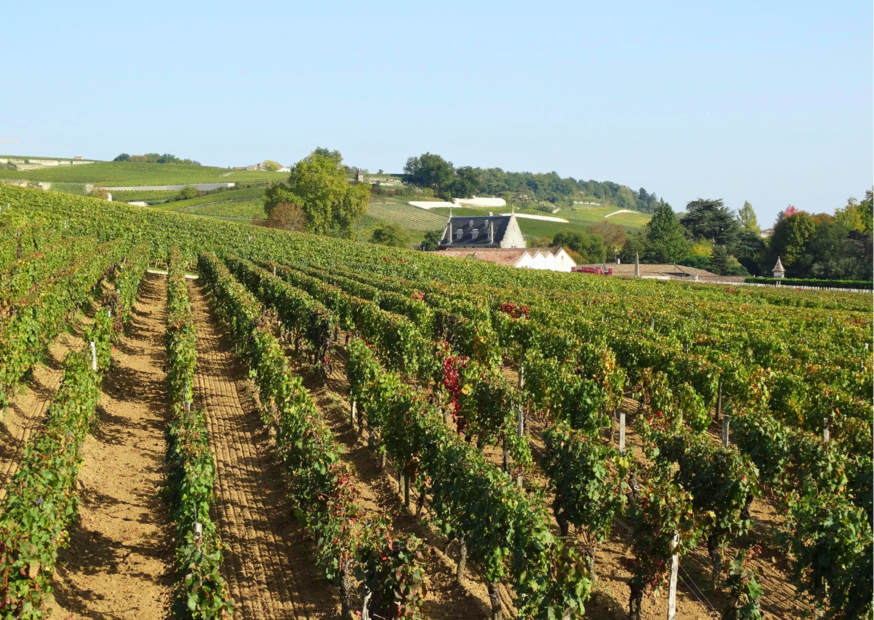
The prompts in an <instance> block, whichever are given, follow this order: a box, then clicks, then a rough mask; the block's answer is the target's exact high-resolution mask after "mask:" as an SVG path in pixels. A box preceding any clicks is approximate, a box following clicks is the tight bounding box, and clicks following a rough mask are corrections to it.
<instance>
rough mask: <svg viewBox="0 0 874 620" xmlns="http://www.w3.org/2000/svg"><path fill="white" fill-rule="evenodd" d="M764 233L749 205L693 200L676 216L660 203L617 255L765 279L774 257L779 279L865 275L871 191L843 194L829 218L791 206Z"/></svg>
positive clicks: (869, 248) (869, 242) (869, 244)
mask: <svg viewBox="0 0 874 620" xmlns="http://www.w3.org/2000/svg"><path fill="white" fill-rule="evenodd" d="M769 232H770V235H767V236H763V235H762V231H761V229H760V227H759V224H758V221H757V218H756V214H755V211H754V210H753V207H752V205H751V204H750V203H749V202H745V203H744V206H743V207H742V208H741V209H739V210H738V212H737V213H735V212H733V211H732V210H730V209H729V208H727V207H726V206H725V205H724V204H723V201H722V200H721V199H718V200H714V199H701V198H699V199H697V200H693V201H691V202H689V203H687V205H686V211H685V213H681V214H679V215H677V214H675V213H674V211H673V209H671V207H670V205H668V204H667V203H664V204H660V205H659V206H658V207H657V209H656V210H655V212H654V214H653V217H652V219H651V220H650V222H649V223H648V224H647V225H646V227H644V228H642V229H640V230H638V231H636V232H635V233H633V234H632V235H630V236H629V237H628V239H627V240H626V241H625V243H624V244H623V246H622V249H621V251H620V252H619V257H620V258H621V259H622V260H624V261H633V260H634V258H635V256H636V255H638V256H640V260H641V261H643V262H645V263H661V264H678V265H686V266H689V267H697V268H699V269H705V270H707V271H711V272H713V273H716V274H718V275H754V276H759V275H764V276H770V275H771V271H772V269H773V268H774V266H775V264H776V262H777V258H778V257H779V258H780V260H781V262H782V264H783V267H784V268H785V269H786V277H793V278H820V279H840V280H871V279H872V260H874V253H872V192H871V190H868V191H867V192H866V193H865V198H864V200H862V201H861V202H858V201H857V200H855V199H853V198H850V199H849V200H848V201H847V204H846V205H845V206H844V207H840V208H838V209H836V210H835V212H834V214H833V215H829V214H827V213H820V214H815V215H811V214H809V213H806V212H805V211H800V210H798V209H796V208H795V207H792V206H790V207H788V208H787V209H785V210H784V211H781V212H780V214H779V215H778V217H777V221H776V223H775V224H774V227H773V229H772V230H771V231H769Z"/></svg>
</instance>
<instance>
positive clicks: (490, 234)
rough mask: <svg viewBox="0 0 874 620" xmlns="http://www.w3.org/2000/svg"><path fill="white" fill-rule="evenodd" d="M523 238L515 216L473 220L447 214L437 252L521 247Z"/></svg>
mask: <svg viewBox="0 0 874 620" xmlns="http://www.w3.org/2000/svg"><path fill="white" fill-rule="evenodd" d="M525 245H526V244H525V239H524V238H523V237H522V230H521V229H520V228H519V222H517V221H516V216H515V214H512V213H511V214H509V215H488V216H476V217H469V216H467V217H461V216H458V217H453V216H451V215H450V217H449V221H448V222H446V228H445V229H444V231H443V238H442V239H441V240H440V249H441V250H449V249H452V248H524V247H525Z"/></svg>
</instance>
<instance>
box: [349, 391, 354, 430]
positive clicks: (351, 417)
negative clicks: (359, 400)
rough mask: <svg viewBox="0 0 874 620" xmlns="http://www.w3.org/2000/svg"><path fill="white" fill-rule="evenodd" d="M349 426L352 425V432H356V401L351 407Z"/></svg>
mask: <svg viewBox="0 0 874 620" xmlns="http://www.w3.org/2000/svg"><path fill="white" fill-rule="evenodd" d="M349 424H351V425H352V430H353V431H354V430H355V399H354V398H353V399H352V402H351V403H350V405H349Z"/></svg>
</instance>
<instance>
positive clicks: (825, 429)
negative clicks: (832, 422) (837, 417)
mask: <svg viewBox="0 0 874 620" xmlns="http://www.w3.org/2000/svg"><path fill="white" fill-rule="evenodd" d="M829 430H830V429H829V419H828V418H823V419H822V443H828V442H829V435H830V433H829Z"/></svg>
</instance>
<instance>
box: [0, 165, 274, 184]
mask: <svg viewBox="0 0 874 620" xmlns="http://www.w3.org/2000/svg"><path fill="white" fill-rule="evenodd" d="M287 177H288V174H287V173H284V172H261V171H257V170H229V169H227V168H215V167H212V166H192V165H186V164H150V163H145V162H100V163H95V164H88V165H82V166H59V167H57V168H44V169H42V170H28V171H19V170H0V179H22V180H26V181H60V182H64V183H102V184H103V185H178V184H189V183H256V182H259V181H271V180H284V179H286V178H287Z"/></svg>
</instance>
